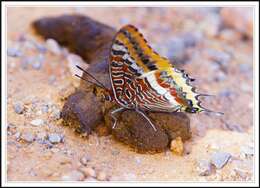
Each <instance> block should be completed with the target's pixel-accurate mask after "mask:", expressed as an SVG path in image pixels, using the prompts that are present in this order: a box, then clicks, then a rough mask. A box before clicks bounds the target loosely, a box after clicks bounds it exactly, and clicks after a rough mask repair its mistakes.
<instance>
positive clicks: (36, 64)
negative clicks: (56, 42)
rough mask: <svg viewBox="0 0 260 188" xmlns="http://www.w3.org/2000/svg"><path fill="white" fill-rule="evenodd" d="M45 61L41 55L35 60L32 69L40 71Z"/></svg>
mask: <svg viewBox="0 0 260 188" xmlns="http://www.w3.org/2000/svg"><path fill="white" fill-rule="evenodd" d="M44 61H45V57H44V56H43V55H42V54H39V55H38V56H37V57H35V58H34V62H33V63H32V67H33V68H34V69H35V70H40V69H41V68H42V64H43V62H44Z"/></svg>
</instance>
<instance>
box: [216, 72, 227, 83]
mask: <svg viewBox="0 0 260 188" xmlns="http://www.w3.org/2000/svg"><path fill="white" fill-rule="evenodd" d="M226 79H227V76H226V74H225V73H224V72H222V71H218V72H217V74H216V75H215V77H214V80H215V81H217V82H223V81H225V80H226Z"/></svg>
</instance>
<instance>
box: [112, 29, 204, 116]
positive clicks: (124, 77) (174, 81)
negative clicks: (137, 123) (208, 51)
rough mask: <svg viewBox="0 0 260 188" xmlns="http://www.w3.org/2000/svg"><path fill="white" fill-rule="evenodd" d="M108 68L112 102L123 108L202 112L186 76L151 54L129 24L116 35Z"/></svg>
mask: <svg viewBox="0 0 260 188" xmlns="http://www.w3.org/2000/svg"><path fill="white" fill-rule="evenodd" d="M109 67H110V78H111V83H112V89H113V92H114V95H115V99H116V101H117V102H118V103H119V104H120V105H122V106H124V107H126V108H135V107H136V106H137V107H138V108H142V109H147V110H152V111H168V112H172V111H177V110H180V111H184V110H186V111H188V110H189V112H197V111H202V110H203V108H202V107H201V106H200V101H199V100H198V96H199V94H197V93H195V91H194V90H195V88H194V87H192V86H191V85H190V84H189V82H190V81H191V79H190V78H189V76H188V75H187V74H186V73H185V72H183V71H180V70H178V69H176V68H175V67H173V66H172V64H171V63H170V61H169V60H168V59H166V58H164V57H161V56H160V55H159V54H157V53H156V52H155V51H153V50H152V48H151V47H150V46H149V45H148V44H147V41H146V40H145V39H144V37H143V36H142V34H141V33H140V32H138V30H137V29H136V28H135V27H134V26H132V25H127V26H124V27H123V28H121V29H120V31H119V32H118V33H117V34H116V36H115V38H114V40H113V43H112V47H111V54H110V66H109Z"/></svg>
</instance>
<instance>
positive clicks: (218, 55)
mask: <svg viewBox="0 0 260 188" xmlns="http://www.w3.org/2000/svg"><path fill="white" fill-rule="evenodd" d="M207 53H208V55H209V57H210V59H211V60H213V61H215V62H216V63H218V64H219V65H220V66H222V67H227V66H228V63H229V62H230V60H231V56H230V55H229V54H228V53H226V52H222V51H217V50H213V49H208V50H207Z"/></svg>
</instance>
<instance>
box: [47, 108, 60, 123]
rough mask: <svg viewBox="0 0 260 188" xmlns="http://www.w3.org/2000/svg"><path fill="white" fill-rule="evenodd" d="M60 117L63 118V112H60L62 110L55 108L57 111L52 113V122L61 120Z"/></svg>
mask: <svg viewBox="0 0 260 188" xmlns="http://www.w3.org/2000/svg"><path fill="white" fill-rule="evenodd" d="M60 117H61V112H60V110H59V109H57V108H55V109H54V110H53V111H52V113H51V115H50V118H51V119H52V120H58V119H60Z"/></svg>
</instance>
